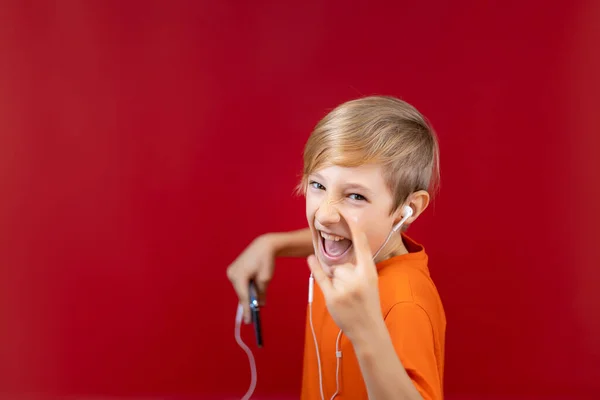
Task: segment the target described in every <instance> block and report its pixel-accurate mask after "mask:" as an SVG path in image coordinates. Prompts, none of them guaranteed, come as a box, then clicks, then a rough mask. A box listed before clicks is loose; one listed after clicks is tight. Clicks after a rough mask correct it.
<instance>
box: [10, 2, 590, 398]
mask: <svg viewBox="0 0 600 400" xmlns="http://www.w3.org/2000/svg"><path fill="white" fill-rule="evenodd" d="M148 3H152V5H148V4H146V2H144V3H142V2H139V3H134V2H119V1H112V2H83V1H56V2H54V3H52V2H47V3H42V2H34V3H25V2H18V1H7V2H4V4H3V6H2V11H1V12H0V19H1V21H0V35H1V36H0V38H1V39H2V40H0V54H1V57H0V193H1V194H2V196H1V200H0V227H1V228H0V324H1V325H0V392H3V393H8V392H13V395H14V393H15V392H21V393H23V392H28V393H39V394H44V393H46V394H82V395H84V394H85V395H92V394H100V395H115V396H126V395H155V396H159V397H160V396H164V395H167V394H183V395H185V394H192V395H200V394H210V393H212V394H215V395H218V396H222V395H224V394H225V393H229V394H232V395H236V394H239V395H240V396H241V394H242V393H243V392H244V391H245V390H246V387H247V384H248V368H247V360H246V358H245V355H244V353H243V352H242V351H241V350H240V349H239V348H238V347H237V345H236V344H235V341H234V339H233V318H234V314H235V307H236V300H235V298H234V293H233V291H232V289H231V288H230V286H229V284H228V282H227V280H226V278H225V268H226V267H227V265H228V263H229V262H231V261H232V260H233V258H234V257H235V256H236V254H237V253H238V252H239V251H241V250H242V249H243V248H244V247H245V246H246V244H247V243H248V242H249V241H250V240H251V239H252V238H253V237H255V236H256V235H257V234H259V233H262V232H266V231H272V230H282V229H292V228H300V227H303V226H304V225H305V220H304V217H303V202H302V199H299V198H294V197H292V195H291V193H292V191H293V187H294V185H295V184H296V182H297V178H298V173H299V172H300V169H301V153H302V147H303V144H304V142H305V140H306V138H307V136H308V134H309V132H310V130H311V128H312V127H313V125H314V124H315V123H316V122H317V121H318V120H319V119H320V118H321V117H322V116H323V115H324V114H325V112H326V110H327V109H330V108H332V107H334V106H335V105H337V104H338V103H340V102H342V101H345V100H348V99H351V98H354V97H356V96H359V95H362V94H365V95H366V94H375V93H382V94H392V95H396V96H401V97H403V98H404V99H406V100H408V101H409V102H411V103H413V104H415V105H416V106H417V107H419V108H420V109H421V110H422V111H423V112H424V113H425V114H426V115H427V116H428V117H429V118H430V119H431V121H432V122H433V124H434V126H435V128H436V129H437V131H438V133H439V136H440V143H441V149H442V191H441V195H440V197H439V198H438V201H437V202H436V204H435V207H434V208H432V209H431V210H430V211H429V212H428V214H427V215H426V216H425V217H424V218H423V220H422V221H421V222H420V224H417V226H415V227H414V228H413V236H414V237H415V238H416V239H418V240H419V241H421V242H424V243H425V245H426V247H427V249H428V251H429V253H430V255H431V270H432V273H433V275H434V278H435V279H436V281H437V283H438V286H439V289H440V292H441V294H442V297H443V300H444V302H445V306H446V310H447V317H448V321H449V322H448V331H447V365H446V368H447V374H446V391H447V393H448V395H449V397H451V396H452V395H459V394H471V395H474V396H476V398H483V396H484V395H503V394H505V395H514V394H521V395H528V394H529V395H538V396H541V395H544V394H555V395H564V396H565V398H569V399H572V398H576V396H577V395H581V396H583V395H586V394H590V393H593V392H596V393H597V392H598V391H599V390H600V385H599V382H600V381H599V380H598V377H600V340H598V338H599V337H600V323H599V322H598V321H599V318H598V315H599V313H598V311H597V308H598V307H599V306H600V295H599V294H598V293H599V292H598V289H597V288H598V283H600V272H599V271H598V266H599V265H600V262H599V261H598V256H599V255H600V254H599V250H598V248H599V246H598V245H597V243H596V241H597V239H598V237H599V235H598V233H597V229H596V227H597V226H598V222H600V221H599V216H598V214H599V213H598V206H597V204H598V202H599V201H600V193H599V191H598V174H597V172H598V171H600V163H599V161H598V156H597V151H598V149H599V148H600V145H599V140H598V133H599V132H600V123H599V117H598V116H597V114H596V113H597V109H598V104H599V100H600V99H599V95H598V93H600V90H599V89H600V79H599V73H598V71H600V58H599V53H598V43H599V41H600V35H599V33H598V32H599V31H598V29H597V21H598V20H599V18H600V7H598V3H597V2H592V1H588V2H586V1H555V2H541V1H539V2H509V3H511V4H504V3H503V4H504V6H502V8H497V7H493V6H487V5H484V2H470V3H468V2H452V6H451V5H450V3H449V2H448V3H447V2H441V1H438V2H434V3H437V4H426V3H425V2H404V4H402V3H401V2H393V3H391V4H390V5H389V6H387V7H383V6H380V7H366V6H348V5H347V2H341V1H336V2H327V4H323V2H314V4H311V5H302V6H300V5H291V4H289V3H287V2H241V1H240V2H237V3H235V2H231V1H227V2H226V1H221V2H205V3H207V4H208V3H212V5H210V6H209V5H207V4H204V5H198V4H197V3H196V2H192V1H190V2H182V1H179V2H164V3H160V4H159V2H148ZM284 3H286V4H284ZM505 3H506V2H505ZM536 3H537V4H536ZM142 4H144V5H142ZM307 277H308V271H307V268H306V266H305V264H304V262H303V261H301V260H297V261H289V260H287V261H282V262H280V263H279V267H278V270H277V273H276V279H275V281H274V283H273V285H272V288H271V290H270V293H269V302H268V306H267V308H266V309H265V310H264V316H263V318H264V331H265V341H266V347H265V348H264V349H262V350H260V351H256V353H255V354H256V356H257V358H258V366H259V385H258V389H257V390H258V392H259V393H262V394H277V393H280V394H282V393H287V394H291V395H297V393H298V391H299V383H300V373H301V362H302V344H303V332H304V330H303V326H304V325H303V324H304V310H305V301H306V281H307ZM245 334H246V337H247V339H248V340H249V341H252V335H251V330H250V329H247V330H246V331H245Z"/></svg>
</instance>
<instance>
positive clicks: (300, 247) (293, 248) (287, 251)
mask: <svg viewBox="0 0 600 400" xmlns="http://www.w3.org/2000/svg"><path fill="white" fill-rule="evenodd" d="M264 237H265V239H266V240H267V241H268V242H269V243H270V244H271V246H273V247H272V248H273V249H274V252H275V257H304V258H306V257H308V256H309V255H311V254H313V253H314V247H313V243H312V234H311V232H310V229H309V228H305V229H299V230H296V231H290V232H277V233H267V234H265V235H264Z"/></svg>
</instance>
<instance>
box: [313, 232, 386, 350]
mask: <svg viewBox="0 0 600 400" xmlns="http://www.w3.org/2000/svg"><path fill="white" fill-rule="evenodd" d="M350 222H351V221H348V224H349V226H350V231H351V233H352V245H353V246H354V254H355V259H356V260H355V264H352V263H347V264H342V265H336V266H335V268H334V269H333V277H332V278H331V279H329V278H328V277H327V275H325V272H323V269H322V268H321V265H320V263H319V260H318V259H317V257H315V256H314V255H311V256H310V257H308V266H309V268H310V270H311V272H312V274H313V277H314V278H315V280H316V281H317V284H318V285H319V287H320V288H321V291H322V292H323V296H324V297H325V302H326V304H327V309H328V310H329V314H331V316H332V318H333V320H334V321H335V323H336V324H337V326H338V327H339V328H340V329H341V330H343V331H344V334H345V335H346V336H347V337H348V338H349V339H350V340H351V341H354V340H355V339H358V338H359V337H360V336H362V335H363V334H364V333H366V332H369V331H370V330H371V329H373V328H374V327H378V326H379V325H380V323H381V322H383V315H382V313H381V305H380V301H379V285H378V276H377V268H376V267H375V263H374V262H373V255H372V254H371V249H370V248H369V242H368V240H367V236H366V235H365V233H364V232H361V231H359V230H358V228H357V227H356V225H355V224H354V223H350Z"/></svg>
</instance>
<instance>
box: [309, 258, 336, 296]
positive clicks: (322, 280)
mask: <svg viewBox="0 0 600 400" xmlns="http://www.w3.org/2000/svg"><path fill="white" fill-rule="evenodd" d="M306 261H307V262H308V268H309V269H310V272H311V273H312V276H313V278H315V281H317V284H318V285H319V287H320V288H321V290H322V291H323V294H324V295H325V296H327V293H329V292H331V290H332V289H333V287H332V285H331V281H330V280H329V278H328V277H327V275H326V274H325V272H324V271H323V268H322V267H321V263H320V262H319V260H318V259H317V257H316V256H315V255H314V254H311V255H310V256H308V259H307V260H306Z"/></svg>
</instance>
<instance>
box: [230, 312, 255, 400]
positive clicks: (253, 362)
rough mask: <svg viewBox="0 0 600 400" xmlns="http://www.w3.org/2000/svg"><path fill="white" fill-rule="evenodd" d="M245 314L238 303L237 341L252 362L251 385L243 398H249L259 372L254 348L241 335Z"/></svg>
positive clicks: (236, 316)
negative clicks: (257, 371)
mask: <svg viewBox="0 0 600 400" xmlns="http://www.w3.org/2000/svg"><path fill="white" fill-rule="evenodd" d="M243 315H244V307H242V305H241V304H238V308H237V313H236V315H235V331H234V335H235V341H236V342H237V344H238V345H239V346H240V347H241V348H242V350H244V351H245V352H246V354H247V355H248V361H249V362H250V387H249V388H248V391H247V392H246V394H245V395H244V397H242V400H249V399H250V397H252V394H253V393H254V389H256V381H257V373H256V362H255V361H254V355H253V354H252V350H250V348H249V347H248V346H247V345H246V343H244V341H243V340H242V337H241V335H240V328H241V325H242V317H243Z"/></svg>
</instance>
